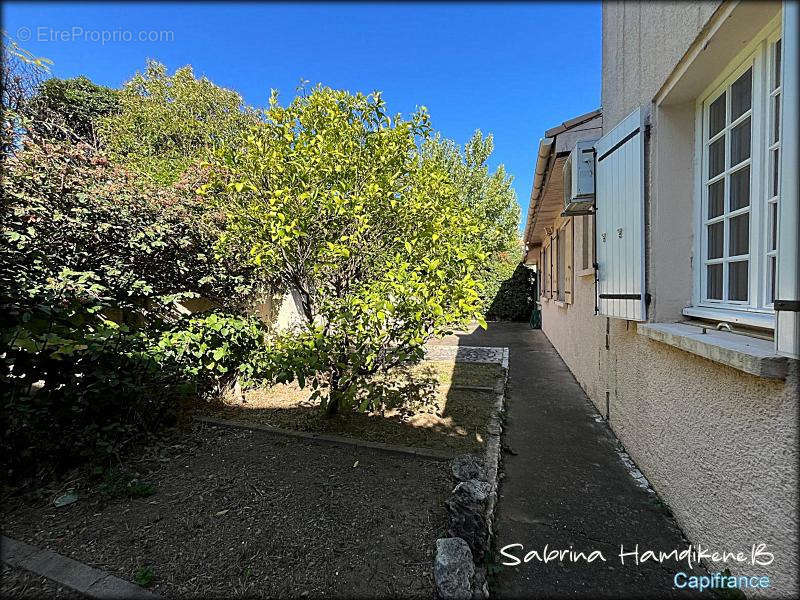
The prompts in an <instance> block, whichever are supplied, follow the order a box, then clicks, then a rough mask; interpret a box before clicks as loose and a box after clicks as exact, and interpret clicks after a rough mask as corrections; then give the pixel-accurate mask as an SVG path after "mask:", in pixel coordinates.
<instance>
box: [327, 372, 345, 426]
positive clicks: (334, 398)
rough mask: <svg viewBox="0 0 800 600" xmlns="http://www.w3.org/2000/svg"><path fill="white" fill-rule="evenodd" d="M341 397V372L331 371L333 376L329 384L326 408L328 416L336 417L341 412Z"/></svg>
mask: <svg viewBox="0 0 800 600" xmlns="http://www.w3.org/2000/svg"><path fill="white" fill-rule="evenodd" d="M339 398H341V390H340V389H339V373H336V372H333V373H331V378H330V381H329V386H328V406H327V407H326V408H325V415H326V416H328V417H335V416H336V413H338V412H339Z"/></svg>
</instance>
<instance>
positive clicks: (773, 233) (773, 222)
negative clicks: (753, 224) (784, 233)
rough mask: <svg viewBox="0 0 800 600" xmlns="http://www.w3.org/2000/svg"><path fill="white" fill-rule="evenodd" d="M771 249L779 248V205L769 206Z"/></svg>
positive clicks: (771, 203)
mask: <svg viewBox="0 0 800 600" xmlns="http://www.w3.org/2000/svg"><path fill="white" fill-rule="evenodd" d="M769 237H770V240H769V249H770V250H775V249H776V248H777V247H778V203H777V202H770V204H769Z"/></svg>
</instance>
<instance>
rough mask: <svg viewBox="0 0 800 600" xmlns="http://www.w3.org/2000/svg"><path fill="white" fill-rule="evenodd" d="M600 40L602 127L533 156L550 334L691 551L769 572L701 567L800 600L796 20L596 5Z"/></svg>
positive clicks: (765, 7) (687, 8) (563, 131)
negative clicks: (761, 550) (758, 562)
mask: <svg viewBox="0 0 800 600" xmlns="http://www.w3.org/2000/svg"><path fill="white" fill-rule="evenodd" d="M602 31H603V66H602V93H601V96H602V111H594V112H591V113H588V114H585V115H582V116H580V117H577V118H575V119H572V120H570V121H567V122H565V123H563V124H562V125H560V126H558V127H555V128H554V129H551V130H549V131H547V132H545V137H544V139H542V141H541V142H540V144H539V152H538V156H537V160H536V171H535V178H534V184H533V190H532V193H531V199H530V206H529V209H528V220H527V224H526V228H525V242H526V254H525V262H526V263H527V264H530V265H535V268H536V269H537V271H538V274H539V296H540V304H541V317H542V329H543V331H544V333H545V334H546V335H547V337H548V339H549V340H550V341H551V343H552V344H553V346H554V347H555V349H556V350H557V351H558V353H559V354H560V355H561V357H562V358H563V360H564V362H565V363H566V364H567V366H568V367H569V369H570V370H571V371H572V373H573V374H574V376H575V378H576V379H577V381H578V382H579V383H580V384H581V386H582V387H583V389H584V390H585V391H586V394H587V396H588V397H589V398H590V400H591V401H592V402H593V403H594V405H595V406H596V408H597V410H598V411H599V412H600V413H601V415H602V416H603V417H604V418H605V419H606V420H607V422H608V424H609V425H610V427H611V428H612V429H613V431H614V432H615V434H616V435H617V436H618V438H619V440H620V441H621V443H622V444H623V445H624V446H625V448H626V450H627V451H628V452H629V453H630V455H631V456H632V457H633V459H634V460H635V461H636V463H637V465H638V466H639V468H640V469H641V470H642V472H643V473H644V474H645V475H646V476H647V478H648V479H649V481H650V483H651V484H652V485H653V487H654V488H655V489H656V490H657V491H658V493H659V494H660V496H661V497H662V498H663V499H664V501H665V502H666V503H667V504H668V505H669V506H670V508H671V509H672V511H673V513H674V515H675V517H676V518H677V520H678V522H679V524H680V525H681V527H682V528H683V530H684V532H685V533H686V535H687V536H688V538H689V540H690V541H691V542H693V543H695V544H697V543H699V544H701V545H702V546H703V547H706V548H711V549H717V550H723V549H724V550H728V551H733V550H736V551H739V550H742V551H750V549H751V548H752V547H753V545H754V544H755V545H758V544H761V543H764V544H766V545H767V546H766V549H767V550H768V551H769V552H770V553H772V554H773V556H774V560H773V562H772V563H771V564H769V565H763V566H755V567H754V566H753V565H751V564H749V563H741V564H740V563H737V562H731V561H727V562H722V561H720V562H713V561H709V562H708V567H709V568H710V569H712V570H715V571H721V570H724V569H725V568H729V569H730V570H731V572H733V573H734V574H742V575H750V574H766V575H769V576H770V577H771V578H772V580H773V583H772V586H773V589H774V590H776V591H777V590H780V594H781V595H785V596H796V595H798V594H800V586H798V579H797V572H798V560H797V555H798V519H797V511H798V491H797V490H798V470H797V465H798V418H797V417H798V396H799V395H800V387H799V386H798V361H797V359H798V354H799V353H800V350H799V349H800V331H799V329H800V321H798V312H797V311H798V308H799V306H798V305H799V304H800V302H799V301H800V290H798V287H800V283H799V281H798V271H800V260H799V259H798V229H800V222H799V219H798V213H799V212H800V211H799V208H798V204H799V202H798V198H799V197H800V193H798V171H797V165H798V148H797V145H798V89H797V87H798V51H799V48H798V5H797V4H796V3H791V2H786V3H783V4H782V3H780V2H756V3H749V2H723V3H719V2H707V3H661V2H631V3H628V2H626V3H606V4H604V6H603V22H602ZM587 108H588V107H587ZM578 142H581V143H580V144H578ZM576 146H577V150H576V152H575V153H573V154H572V156H573V158H572V160H568V158H569V153H570V151H571V150H572V149H573V148H575V147H576ZM587 148H588V158H587V153H586V151H587ZM584 159H585V160H586V162H585V164H584V163H581V161H582V160H584ZM565 165H567V168H566V170H565ZM578 168H586V169H589V173H590V175H592V177H590V178H589V179H588V180H587V179H585V178H584V180H582V181H581V180H580V178H579V177H576V176H575V171H576V169H578ZM591 171H593V173H591ZM584 175H585V173H584ZM587 181H588V184H587ZM587 185H590V186H591V187H592V189H591V192H593V197H591V196H589V201H588V202H587V197H586V196H581V194H583V193H585V192H586V189H585V188H586V186H587ZM565 188H566V190H567V191H566V195H567V197H566V198H565ZM646 542H647V540H642V541H641V543H646Z"/></svg>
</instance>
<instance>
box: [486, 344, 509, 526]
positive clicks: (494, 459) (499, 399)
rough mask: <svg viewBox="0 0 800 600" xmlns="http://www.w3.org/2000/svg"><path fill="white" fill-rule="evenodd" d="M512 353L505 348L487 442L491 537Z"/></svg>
mask: <svg viewBox="0 0 800 600" xmlns="http://www.w3.org/2000/svg"><path fill="white" fill-rule="evenodd" d="M509 355H510V351H509V349H508V348H503V357H502V359H501V361H500V364H501V365H502V367H503V370H504V371H505V373H504V375H503V381H502V387H500V389H499V390H496V391H497V395H496V397H495V403H494V407H493V410H492V415H491V417H490V418H489V426H488V428H487V429H488V431H489V439H488V440H487V442H486V459H485V460H486V471H487V475H488V477H489V479H488V481H489V485H490V486H491V491H490V492H489V501H488V504H487V507H486V523H487V525H488V527H489V536H490V537H491V535H492V519H493V517H494V507H495V504H497V475H498V472H499V470H500V448H501V442H500V436H501V434H502V433H503V412H504V411H505V399H506V385H507V384H508V359H509Z"/></svg>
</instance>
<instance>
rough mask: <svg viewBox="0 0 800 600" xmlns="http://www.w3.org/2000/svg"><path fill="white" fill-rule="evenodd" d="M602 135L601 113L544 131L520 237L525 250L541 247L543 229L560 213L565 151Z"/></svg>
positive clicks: (599, 111)
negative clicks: (578, 143)
mask: <svg viewBox="0 0 800 600" xmlns="http://www.w3.org/2000/svg"><path fill="white" fill-rule="evenodd" d="M602 132H603V115H602V110H601V109H597V110H593V111H591V112H588V113H586V114H583V115H580V116H578V117H575V118H574V119H570V120H568V121H564V122H563V123H562V124H561V125H557V126H556V127H552V128H550V129H548V130H547V131H545V137H544V138H542V140H541V141H540V142H539V151H538V153H537V161H536V167H535V172H534V181H533V189H531V197H530V200H529V203H528V217H527V222H526V224H525V233H524V241H525V243H526V244H528V246H536V245H539V244H541V243H542V240H543V239H544V237H545V232H544V228H545V226H551V225H552V224H553V221H555V219H556V218H557V217H558V215H560V214H561V212H562V210H563V207H564V185H563V181H562V172H563V168H564V162H565V161H566V158H567V155H568V153H569V151H570V150H571V149H572V148H573V146H574V145H575V143H576V142H578V141H580V140H585V139H592V138H598V137H600V136H601V135H602Z"/></svg>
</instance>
